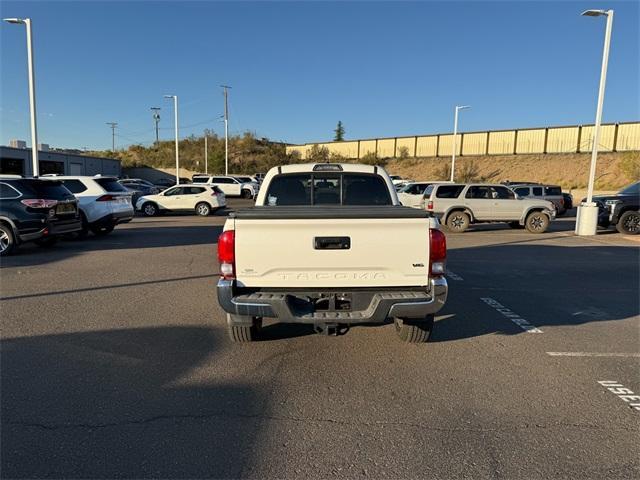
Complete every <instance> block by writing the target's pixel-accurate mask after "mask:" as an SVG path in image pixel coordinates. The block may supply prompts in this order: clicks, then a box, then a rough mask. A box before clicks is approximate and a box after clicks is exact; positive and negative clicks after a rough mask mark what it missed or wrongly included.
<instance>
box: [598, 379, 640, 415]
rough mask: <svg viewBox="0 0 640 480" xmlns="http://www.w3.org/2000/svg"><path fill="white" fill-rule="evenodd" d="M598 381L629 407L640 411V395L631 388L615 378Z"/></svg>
mask: <svg viewBox="0 0 640 480" xmlns="http://www.w3.org/2000/svg"><path fill="white" fill-rule="evenodd" d="M598 383H599V384H600V385H602V386H603V387H605V388H606V389H607V390H609V391H610V392H611V393H613V394H615V395H617V396H618V398H621V399H622V400H624V401H625V402H627V403H628V404H629V406H630V407H631V408H633V409H634V410H639V411H640V395H636V394H635V393H633V391H632V390H629V389H628V388H624V386H623V385H622V384H621V383H619V382H617V381H615V380H600V381H598ZM632 402H633V403H632Z"/></svg>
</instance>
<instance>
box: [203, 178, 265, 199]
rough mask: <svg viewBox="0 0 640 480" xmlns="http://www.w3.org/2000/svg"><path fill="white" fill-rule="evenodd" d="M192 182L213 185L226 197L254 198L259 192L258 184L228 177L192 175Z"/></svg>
mask: <svg viewBox="0 0 640 480" xmlns="http://www.w3.org/2000/svg"><path fill="white" fill-rule="evenodd" d="M192 181H193V183H205V184H207V185H215V186H216V187H218V188H219V189H220V190H222V191H223V192H224V194H225V195H226V196H228V197H242V198H254V197H255V196H256V195H258V191H259V190H260V185H258V183H256V182H244V181H241V180H238V179H237V178H236V177H232V176H230V175H228V176H225V175H194V176H193V177H192Z"/></svg>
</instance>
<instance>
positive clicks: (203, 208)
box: [196, 202, 211, 217]
mask: <svg viewBox="0 0 640 480" xmlns="http://www.w3.org/2000/svg"><path fill="white" fill-rule="evenodd" d="M196 213H197V214H198V215H200V216H201V217H207V216H209V214H210V213H211V207H210V206H209V204H208V203H205V202H200V203H199V204H197V205H196Z"/></svg>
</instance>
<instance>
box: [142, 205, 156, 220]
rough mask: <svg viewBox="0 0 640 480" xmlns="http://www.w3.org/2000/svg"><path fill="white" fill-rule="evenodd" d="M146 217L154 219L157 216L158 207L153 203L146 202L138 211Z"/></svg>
mask: <svg viewBox="0 0 640 480" xmlns="http://www.w3.org/2000/svg"><path fill="white" fill-rule="evenodd" d="M140 210H141V211H142V213H143V214H144V215H146V216H147V217H155V216H156V215H158V206H157V205H156V204H155V203H153V202H147V203H145V204H144V205H142V208H141V209H140Z"/></svg>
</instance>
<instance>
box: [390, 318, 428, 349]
mask: <svg viewBox="0 0 640 480" xmlns="http://www.w3.org/2000/svg"><path fill="white" fill-rule="evenodd" d="M393 321H394V323H395V327H396V333H397V334H398V337H400V340H402V341H403V342H406V343H425V342H426V341H428V340H429V337H430V336H431V332H432V331H433V323H434V317H433V315H427V316H426V317H425V318H424V319H422V320H417V319H404V318H394V319H393Z"/></svg>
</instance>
